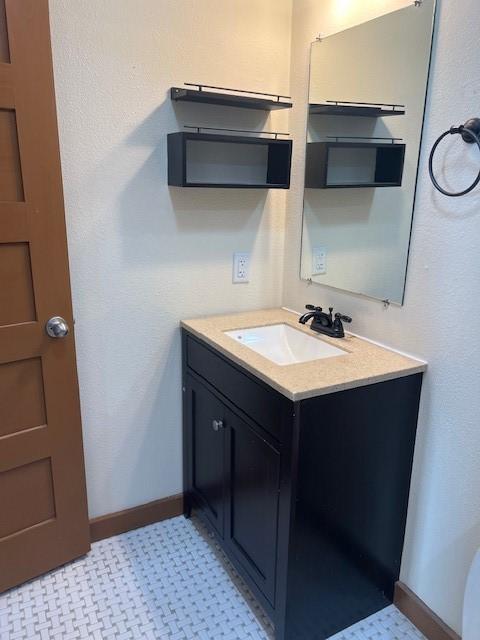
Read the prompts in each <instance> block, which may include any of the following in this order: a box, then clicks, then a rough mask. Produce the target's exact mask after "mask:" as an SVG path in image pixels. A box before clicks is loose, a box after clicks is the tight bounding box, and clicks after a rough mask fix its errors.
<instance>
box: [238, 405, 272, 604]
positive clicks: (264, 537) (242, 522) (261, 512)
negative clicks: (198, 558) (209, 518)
mask: <svg viewBox="0 0 480 640" xmlns="http://www.w3.org/2000/svg"><path fill="white" fill-rule="evenodd" d="M227 438H228V445H227V447H228V451H229V456H228V469H227V473H228V477H229V492H230V496H229V497H230V499H229V501H228V508H229V514H228V525H227V532H226V535H227V544H228V547H229V549H230V551H231V553H232V554H233V555H234V556H235V558H236V559H237V561H238V562H239V563H240V565H241V566H242V567H243V569H244V570H245V572H246V573H247V574H248V575H249V576H250V577H251V579H252V580H253V581H254V582H255V584H256V585H257V586H258V588H259V589H260V590H261V591H262V593H263V594H264V595H265V597H266V598H267V600H268V601H269V602H270V603H271V604H272V605H274V600H275V566H276V555H277V520H278V498H279V482H280V453H279V452H278V451H277V450H276V449H275V448H274V447H273V446H272V445H271V444H270V443H269V442H267V441H266V440H265V439H264V438H263V437H262V436H261V435H259V433H258V432H257V431H256V430H254V429H253V428H252V427H251V426H250V425H249V424H247V423H246V422H245V421H244V420H242V419H241V418H240V417H239V416H237V415H235V414H233V413H231V412H229V413H228V415H227Z"/></svg>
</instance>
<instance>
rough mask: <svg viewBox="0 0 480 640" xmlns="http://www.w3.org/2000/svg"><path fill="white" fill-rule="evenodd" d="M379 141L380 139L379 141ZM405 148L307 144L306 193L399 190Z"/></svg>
mask: <svg viewBox="0 0 480 640" xmlns="http://www.w3.org/2000/svg"><path fill="white" fill-rule="evenodd" d="M379 140H381V139H379ZM404 159H405V144H402V143H398V142H396V141H395V139H391V142H389V143H388V142H375V141H373V140H372V141H362V142H356V141H350V142H346V141H340V140H339V138H336V139H335V140H334V141H324V142H309V143H308V144H307V157H306V168H305V187H306V188H307V189H342V188H343V189H345V188H361V187H400V186H401V185H402V176H403V164H404Z"/></svg>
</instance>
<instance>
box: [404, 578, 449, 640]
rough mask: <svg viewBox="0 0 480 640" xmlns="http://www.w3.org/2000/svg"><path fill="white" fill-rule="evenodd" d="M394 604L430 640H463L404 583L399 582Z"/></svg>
mask: <svg viewBox="0 0 480 640" xmlns="http://www.w3.org/2000/svg"><path fill="white" fill-rule="evenodd" d="M393 604H394V605H395V606H396V607H397V609H400V611H401V612H402V613H403V615H405V616H407V618H408V619H409V620H411V622H413V624H414V625H415V626H416V627H417V629H419V630H420V631H421V632H422V633H423V635H424V636H426V637H427V638H428V640H461V638H460V636H459V635H458V633H455V631H453V629H450V627H448V626H447V625H446V624H445V623H444V622H443V620H441V619H440V618H439V617H438V616H437V614H436V613H434V612H433V611H432V610H431V609H430V608H429V607H427V605H426V604H425V603H424V602H423V601H422V600H420V598H419V597H418V596H417V595H416V594H415V593H413V591H412V590H411V589H409V588H408V587H407V586H406V585H405V584H403V582H397V583H396V585H395V593H394V596H393Z"/></svg>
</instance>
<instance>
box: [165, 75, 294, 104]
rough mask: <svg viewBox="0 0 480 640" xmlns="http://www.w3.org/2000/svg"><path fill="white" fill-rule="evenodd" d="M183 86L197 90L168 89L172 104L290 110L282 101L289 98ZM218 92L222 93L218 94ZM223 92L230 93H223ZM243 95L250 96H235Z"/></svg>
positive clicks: (224, 89)
mask: <svg viewBox="0 0 480 640" xmlns="http://www.w3.org/2000/svg"><path fill="white" fill-rule="evenodd" d="M185 84H186V85H189V86H193V87H197V88H196V89H186V88H184V87H172V88H171V89H170V97H171V99H172V100H173V101H174V102H197V103H203V104H216V105H222V106H224V107H240V108H241V109H258V110H262V111H275V110H277V109H291V108H292V103H291V102H284V101H282V100H289V99H290V97H289V96H278V95H275V94H268V93H259V92H258V91H243V90H241V89H227V88H226V87H213V86H208V85H192V84H190V83H188V82H186V83H185ZM205 89H215V90H216V91H205ZM220 91H221V92H222V93H220ZM225 91H227V92H230V93H224V92H225ZM244 93H249V94H251V95H249V96H245V95H236V94H244ZM267 96H269V97H267Z"/></svg>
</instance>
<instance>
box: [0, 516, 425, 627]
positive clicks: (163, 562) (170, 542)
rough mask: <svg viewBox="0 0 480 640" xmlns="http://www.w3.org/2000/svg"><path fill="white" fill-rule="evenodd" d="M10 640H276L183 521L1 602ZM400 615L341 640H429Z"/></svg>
mask: <svg viewBox="0 0 480 640" xmlns="http://www.w3.org/2000/svg"><path fill="white" fill-rule="evenodd" d="M0 638H1V640H37V639H38V640H84V639H87V638H88V639H89V640H109V639H111V640H191V639H198V640H272V638H273V634H272V628H271V626H270V624H269V621H268V619H267V618H266V616H265V614H264V613H263V611H262V610H261V609H260V607H259V606H258V605H257V604H256V602H255V600H254V599H253V597H252V596H251V595H250V593H249V591H248V590H247V589H246V587H245V586H244V584H243V582H242V581H241V579H240V578H239V577H238V575H237V574H236V573H235V571H234V569H233V568H232V567H231V565H230V564H229V562H228V561H227V560H226V558H225V556H224V555H223V553H222V552H221V551H220V549H219V548H218V547H216V546H214V545H212V544H211V541H209V540H208V535H207V533H206V532H205V531H204V529H203V528H202V526H201V525H200V524H199V523H198V522H195V521H192V520H190V521H189V520H185V519H184V518H183V516H181V517H179V518H173V519H172V520H168V521H165V522H161V523H157V524H154V525H151V526H149V527H145V528H143V529H137V530H136V531H130V532H129V533H125V534H122V535H120V536H116V537H114V538H110V539H108V540H102V541H101V542H97V543H95V544H94V545H93V546H92V551H91V553H89V554H88V556H86V557H84V558H81V559H80V560H77V561H75V562H72V563H71V564H69V565H66V566H64V567H62V568H60V569H57V570H56V571H52V572H51V573H49V574H47V575H45V576H43V577H41V578H39V579H37V580H32V581H31V582H29V583H27V584H24V585H22V586H20V587H18V588H17V589H12V590H11V591H9V592H7V593H5V594H3V595H2V596H0ZM422 639H423V636H422V634H421V633H420V632H419V631H418V630H417V629H416V628H415V627H414V626H413V625H412V624H411V623H410V622H409V621H408V620H407V619H406V618H405V617H404V616H403V615H402V614H401V613H400V612H399V611H398V610H397V609H395V607H394V606H390V607H387V608H386V609H384V610H383V611H380V612H379V613H378V614H375V615H374V616H371V617H370V618H367V619H366V620H363V621H362V622H359V623H358V624H356V625H354V626H353V627H350V628H349V629H347V630H345V631H342V632H340V633H339V634H337V635H335V636H334V640H422ZM332 640H333V639H332Z"/></svg>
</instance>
